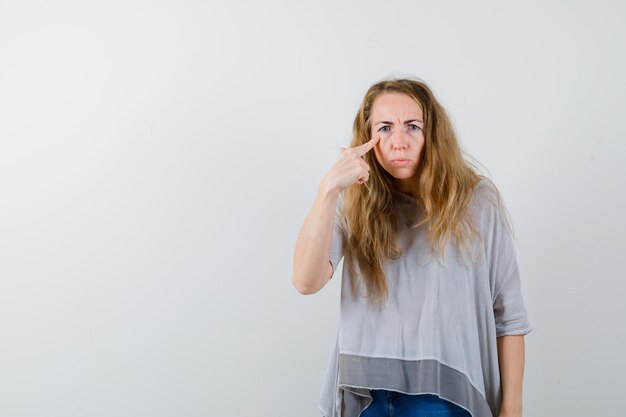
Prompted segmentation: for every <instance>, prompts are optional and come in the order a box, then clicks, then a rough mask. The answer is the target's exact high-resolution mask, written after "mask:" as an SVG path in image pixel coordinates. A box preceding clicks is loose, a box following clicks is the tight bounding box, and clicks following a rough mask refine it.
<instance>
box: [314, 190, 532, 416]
mask: <svg viewBox="0 0 626 417" xmlns="http://www.w3.org/2000/svg"><path fill="white" fill-rule="evenodd" d="M342 200H343V194H340V196H339V198H338V200H337V207H336V211H335V223H334V231H333V237H332V243H331V250H330V256H329V259H330V262H331V264H332V266H333V274H334V272H335V270H336V268H337V265H338V263H339V261H340V260H341V258H342V257H343V235H342V222H341V221H340V213H339V207H340V204H341V202H342ZM497 200H498V199H497V196H496V191H495V188H494V186H493V185H492V183H491V182H490V181H488V180H486V179H484V178H483V179H481V180H480V182H479V183H478V184H477V186H476V188H475V194H474V199H473V201H472V203H471V205H470V210H469V213H470V214H471V215H472V216H475V217H474V218H475V219H476V225H477V227H478V228H479V232H480V234H481V236H482V238H483V242H482V243H481V242H479V241H478V240H475V241H474V244H475V245H479V246H480V248H479V249H480V250H481V252H482V255H481V258H480V261H479V262H478V263H476V264H472V263H471V262H468V259H467V257H465V258H461V256H460V250H459V249H458V248H457V247H456V246H449V247H448V248H447V250H446V256H445V262H446V264H447V267H446V266H444V265H443V264H442V263H441V262H440V260H439V258H438V255H434V256H431V255H430V246H429V245H428V242H427V236H426V226H425V225H422V226H420V227H419V228H411V227H409V226H410V225H411V224H412V223H415V220H416V219H417V214H418V205H417V200H415V199H414V198H413V197H411V196H409V195H406V194H399V195H398V196H397V199H396V201H395V209H396V210H397V213H398V225H399V227H398V233H397V242H398V244H399V245H401V246H402V249H403V251H404V254H403V256H402V257H401V258H400V259H397V260H393V261H391V260H390V261H388V262H387V263H386V264H385V273H386V276H387V285H388V289H389V298H388V300H387V302H386V304H385V306H384V308H383V309H376V308H373V307H370V305H369V304H368V302H367V300H366V299H365V298H363V297H362V296H360V295H357V296H354V295H353V293H352V288H351V283H350V279H349V278H350V277H349V271H348V269H347V266H346V265H344V268H343V272H342V281H341V304H340V313H339V323H338V329H337V338H336V342H335V344H334V348H333V350H332V354H331V358H330V363H329V366H328V370H327V372H326V378H325V382H324V386H323V389H322V392H321V396H320V404H319V407H320V412H321V413H322V415H323V416H326V417H335V416H341V417H357V416H359V415H360V413H361V411H362V410H364V409H365V408H366V407H367V406H368V405H369V404H370V402H371V401H372V397H371V395H370V392H369V390H370V389H375V388H377V389H387V390H394V391H399V392H403V393H408V394H425V393H430V394H436V395H438V396H440V397H441V398H444V399H446V400H448V401H451V402H453V403H455V404H457V405H459V406H461V407H462V408H465V409H467V410H469V412H470V413H471V414H472V416H473V417H497V416H498V413H499V410H500V406H501V400H502V398H501V386H500V373H499V365H498V351H497V345H496V337H499V336H505V335H525V334H528V333H530V332H531V331H532V327H531V325H530V323H529V320H528V316H527V312H526V308H525V305H524V300H523V298H522V292H521V283H520V274H519V269H518V265H517V259H516V255H515V248H514V245H513V240H512V236H511V234H510V232H509V230H508V228H506V226H505V224H504V223H503V216H502V212H501V211H500V210H499V209H498V206H497ZM500 204H502V202H501V203H500ZM356 268H357V271H358V265H357V266H356Z"/></svg>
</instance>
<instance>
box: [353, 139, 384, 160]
mask: <svg viewBox="0 0 626 417" xmlns="http://www.w3.org/2000/svg"><path fill="white" fill-rule="evenodd" d="M379 140H380V136H378V135H376V136H374V137H373V138H372V139H370V141H369V142H367V143H364V144H363V145H360V146H357V147H356V148H355V149H356V150H357V153H358V154H359V156H363V155H365V154H366V153H368V152H369V151H370V150H371V149H372V148H373V147H374V146H376V144H377V143H378V141H379Z"/></svg>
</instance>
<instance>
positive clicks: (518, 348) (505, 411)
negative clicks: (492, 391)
mask: <svg viewBox="0 0 626 417" xmlns="http://www.w3.org/2000/svg"><path fill="white" fill-rule="evenodd" d="M496 342H497V346H498V362H499V365H500V380H501V384H502V407H501V408H500V415H499V416H498V417H521V416H522V383H523V379H524V336H523V335H515V336H501V337H498V338H497V339H496Z"/></svg>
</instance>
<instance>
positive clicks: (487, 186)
mask: <svg viewBox="0 0 626 417" xmlns="http://www.w3.org/2000/svg"><path fill="white" fill-rule="evenodd" d="M501 200H502V199H501V197H500V192H499V191H498V187H496V185H495V184H494V183H493V181H491V180H490V179H489V178H487V177H484V176H481V177H479V180H478V182H477V183H476V185H475V186H474V195H473V200H472V202H473V204H474V205H475V206H477V207H479V208H482V209H485V208H488V207H498V206H500V204H501V202H502V201H501Z"/></svg>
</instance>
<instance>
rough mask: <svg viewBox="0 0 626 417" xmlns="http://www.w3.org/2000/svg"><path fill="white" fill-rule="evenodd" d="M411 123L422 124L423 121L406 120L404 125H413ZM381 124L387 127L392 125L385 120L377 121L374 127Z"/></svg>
mask: <svg viewBox="0 0 626 417" xmlns="http://www.w3.org/2000/svg"><path fill="white" fill-rule="evenodd" d="M413 122H419V123H424V122H423V121H421V120H418V119H411V120H407V121H406V122H404V124H407V123H413ZM382 123H384V124H387V125H392V124H393V122H388V121H386V120H381V121H379V122H376V123H374V126H376V125H379V124H382Z"/></svg>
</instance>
